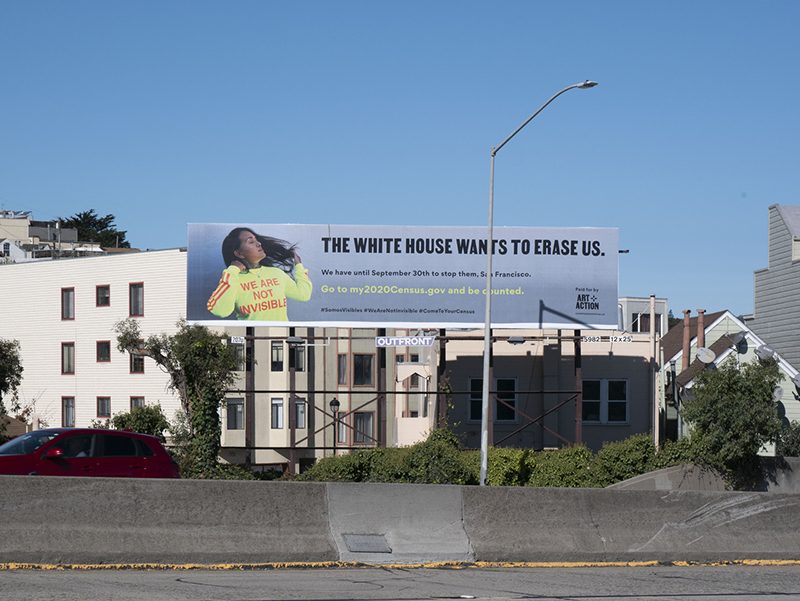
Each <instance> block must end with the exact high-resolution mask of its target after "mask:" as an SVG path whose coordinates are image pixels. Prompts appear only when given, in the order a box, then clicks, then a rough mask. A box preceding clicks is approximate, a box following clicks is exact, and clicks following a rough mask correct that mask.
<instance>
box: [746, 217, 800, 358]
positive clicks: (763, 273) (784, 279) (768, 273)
mask: <svg viewBox="0 0 800 601" xmlns="http://www.w3.org/2000/svg"><path fill="white" fill-rule="evenodd" d="M747 325H748V326H749V327H750V328H751V329H752V330H753V331H754V332H755V333H756V334H758V335H759V336H760V337H761V338H763V339H764V340H768V341H769V345H770V347H772V348H773V349H774V350H775V351H776V352H777V353H778V354H779V355H780V356H781V357H783V358H784V359H786V361H788V362H789V363H790V364H792V365H793V366H797V365H800V205H772V206H771V207H770V208H769V265H768V266H767V268H766V269H760V270H758V271H756V272H755V310H754V313H753V318H752V320H748V324H747Z"/></svg>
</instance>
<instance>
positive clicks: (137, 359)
mask: <svg viewBox="0 0 800 601" xmlns="http://www.w3.org/2000/svg"><path fill="white" fill-rule="evenodd" d="M131 373H132V374H143V373H144V355H137V354H136V353H131Z"/></svg>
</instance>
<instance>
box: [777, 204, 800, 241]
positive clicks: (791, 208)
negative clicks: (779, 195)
mask: <svg viewBox="0 0 800 601" xmlns="http://www.w3.org/2000/svg"><path fill="white" fill-rule="evenodd" d="M775 206H776V207H777V209H778V212H779V213H780V214H781V218H783V221H784V223H786V227H788V228H789V233H791V234H792V236H795V237H800V205H775Z"/></svg>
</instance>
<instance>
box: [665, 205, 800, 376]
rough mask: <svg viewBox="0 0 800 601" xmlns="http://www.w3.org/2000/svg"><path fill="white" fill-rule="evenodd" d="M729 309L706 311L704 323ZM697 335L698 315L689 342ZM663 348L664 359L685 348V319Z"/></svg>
mask: <svg viewBox="0 0 800 601" xmlns="http://www.w3.org/2000/svg"><path fill="white" fill-rule="evenodd" d="M798 208H800V207H798ZM725 313H727V311H725V310H722V311H717V312H715V313H706V314H705V315H704V317H703V323H704V324H705V327H706V328H708V326H710V325H711V324H712V323H714V322H715V321H717V319H719V318H720V317H721V316H722V315H724V314H725ZM696 337H697V316H695V317H690V318H689V342H690V344H691V341H692V340H694V339H695V338H696ZM661 349H662V350H663V351H664V359H665V360H667V361H668V360H670V359H671V358H672V357H674V356H675V355H677V354H678V353H680V352H681V350H683V320H681V322H680V323H678V324H675V325H674V326H672V327H671V328H670V329H669V330H668V331H667V333H666V334H664V335H663V336H662V337H661Z"/></svg>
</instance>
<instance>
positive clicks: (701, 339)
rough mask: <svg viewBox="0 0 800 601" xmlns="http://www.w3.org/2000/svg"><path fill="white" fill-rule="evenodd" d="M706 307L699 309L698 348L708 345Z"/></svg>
mask: <svg viewBox="0 0 800 601" xmlns="http://www.w3.org/2000/svg"><path fill="white" fill-rule="evenodd" d="M705 312H706V310H705V309H698V310H697V348H700V347H701V346H705V345H706V321H705Z"/></svg>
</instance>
